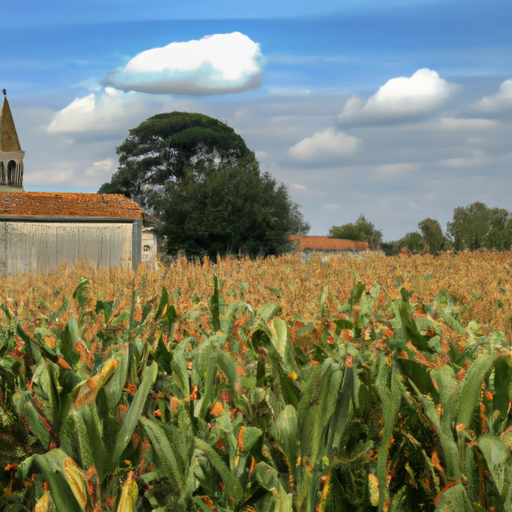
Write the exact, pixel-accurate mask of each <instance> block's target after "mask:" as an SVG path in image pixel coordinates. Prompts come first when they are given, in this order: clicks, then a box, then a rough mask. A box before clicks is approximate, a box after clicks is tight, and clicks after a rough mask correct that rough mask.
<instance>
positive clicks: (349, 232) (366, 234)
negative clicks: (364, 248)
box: [329, 215, 382, 249]
mask: <svg viewBox="0 0 512 512" xmlns="http://www.w3.org/2000/svg"><path fill="white" fill-rule="evenodd" d="M329 236H330V237H332V238H344V239H345V240H354V241H359V242H368V246H369V247H370V249H377V247H378V246H379V244H380V243H381V242H382V231H380V230H379V229H376V228H375V225H374V224H372V223H371V222H370V221H369V220H367V219H366V218H365V216H364V215H360V216H359V218H358V219H357V220H356V222H354V223H352V222H349V223H347V224H343V225H341V226H332V227H331V229H330V230H329Z"/></svg>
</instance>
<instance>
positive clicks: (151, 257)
mask: <svg viewBox="0 0 512 512" xmlns="http://www.w3.org/2000/svg"><path fill="white" fill-rule="evenodd" d="M156 256H157V239H156V235H155V234H154V233H153V232H152V231H150V230H147V229H143V230H142V262H143V263H145V264H146V265H147V266H148V267H149V268H155V269H156V267H157V263H156Z"/></svg>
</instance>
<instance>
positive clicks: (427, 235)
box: [411, 217, 449, 254]
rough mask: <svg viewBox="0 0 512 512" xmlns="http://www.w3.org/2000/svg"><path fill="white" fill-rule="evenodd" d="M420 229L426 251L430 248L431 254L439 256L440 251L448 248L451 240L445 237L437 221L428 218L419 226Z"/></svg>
mask: <svg viewBox="0 0 512 512" xmlns="http://www.w3.org/2000/svg"><path fill="white" fill-rule="evenodd" d="M418 228H419V229H420V232H421V236H422V239H423V243H424V249H427V248H428V252H429V253H430V254H439V251H442V250H443V249H446V248H448V245H449V240H448V239H447V238H446V236H444V233H443V230H442V228H441V224H439V222H438V221H437V220H434V219H431V218H430V217H428V218H426V219H424V220H422V221H421V222H420V223H419V224H418ZM411 250H412V249H411ZM413 252H414V251H413Z"/></svg>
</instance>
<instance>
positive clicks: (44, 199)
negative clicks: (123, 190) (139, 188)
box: [0, 192, 144, 219]
mask: <svg viewBox="0 0 512 512" xmlns="http://www.w3.org/2000/svg"><path fill="white" fill-rule="evenodd" d="M143 215H144V210H142V208H141V207H140V206H139V205H138V204H137V203H136V202H135V201H132V200H131V199H128V198H127V197H125V196H123V195H120V194H79V193H64V192H22V193H19V192H18V193H16V192H13V193H9V192H0V218H6V217H7V218H8V217H41V218H52V217H75V218H79V217H90V218H108V217H111V218H125V219H140V218H142V217H143Z"/></svg>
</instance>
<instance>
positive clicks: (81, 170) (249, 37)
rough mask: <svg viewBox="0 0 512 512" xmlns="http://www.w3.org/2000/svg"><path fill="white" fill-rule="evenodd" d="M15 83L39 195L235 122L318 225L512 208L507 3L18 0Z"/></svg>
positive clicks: (8, 48)
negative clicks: (185, 124) (197, 125)
mask: <svg viewBox="0 0 512 512" xmlns="http://www.w3.org/2000/svg"><path fill="white" fill-rule="evenodd" d="M0 11H1V15H0V30H1V33H2V39H1V42H0V88H6V89H7V95H8V99H9V103H10V106H11V110H12V112H13V116H14V120H15V123H16V127H17V131H18V136H19V139H20V143H21V145H22V148H23V149H24V150H25V151H26V156H25V177H24V188H25V190H27V191H77V192H96V191H97V190H98V188H99V187H100V185H101V184H103V183H105V182H108V181H110V178H111V176H112V174H113V172H115V171H116V169H117V155H116V147H117V146H119V145H120V144H121V143H122V142H123V140H124V139H125V138H126V137H127V136H128V134H129V130H130V129H131V128H134V127H136V126H137V125H138V124H139V123H141V122H142V121H144V120H145V119H147V118H148V117H150V116H152V115H155V114H158V113H161V112H172V111H175V110H177V111H187V112H200V113H203V114H206V115H209V116H212V117H215V118H218V119H220V120H222V121H224V122H226V123H227V124H228V125H230V126H232V127H233V128H234V129H235V130H236V131H237V132H238V133H239V134H240V135H241V136H242V137H243V138H244V140H245V141H246V144H247V145H248V147H249V148H250V149H252V150H253V151H254V152H255V154H256V156H257V157H258V160H259V162H260V167H261V169H262V171H268V172H270V173H271V174H272V175H273V176H274V177H275V178H276V180H277V181H279V182H283V183H284V184H285V185H286V186H287V187H288V189H289V191H290V195H291V197H292V199H293V200H294V201H295V202H297V203H298V204H300V205H301V211H302V212H303V214H304V217H305V219H306V220H307V221H308V222H309V223H310V224H311V231H310V234H312V235H326V234H327V233H328V231H329V229H330V227H331V226H339V225H342V224H345V223H348V222H355V221H356V220H357V218H358V217H359V215H361V214H363V215H365V217H366V218H367V219H368V220H370V221H371V222H373V224H375V226H376V228H378V229H380V230H381V231H382V233H383V238H384V240H385V241H391V240H396V239H399V238H401V237H402V236H404V235H405V234H406V233H408V232H411V231H415V230H417V229H418V223H419V222H420V221H422V220H423V219H425V218H427V217H430V218H433V219H437V220H438V221H439V222H440V223H441V226H442V227H443V228H446V223H447V222H449V221H450V220H451V219H452V216H453V210H454V209H455V208H456V207H458V206H468V205H469V204H471V203H473V202H475V201H481V202H484V203H485V204H487V206H489V207H500V208H506V209H507V210H512V199H511V194H510V192H511V190H512V31H511V30H510V26H509V25H510V20H511V19H512V2H510V1H509V0H488V1H487V2H482V1H481V0H464V1H462V0H388V1H386V2H382V1H381V0H380V1H377V0H344V1H343V2H340V1H337V2H335V1H333V0H316V1H315V2H311V1H310V0H308V1H306V0H294V1H293V2H292V1H291V0H290V1H289V0H272V1H271V0H258V1H254V0H244V2H240V1H239V0H237V1H235V0H208V1H207V0H186V1H185V0H174V1H173V2H169V1H168V0H152V1H151V2H144V3H143V2H141V1H137V2H136V1H132V0H101V2H100V1H99V0H66V1H60V0H45V1H44V2H41V1H37V2H36V1H34V0H17V1H16V2H11V3H10V4H8V3H7V2H6V1H4V2H1V3H0Z"/></svg>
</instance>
